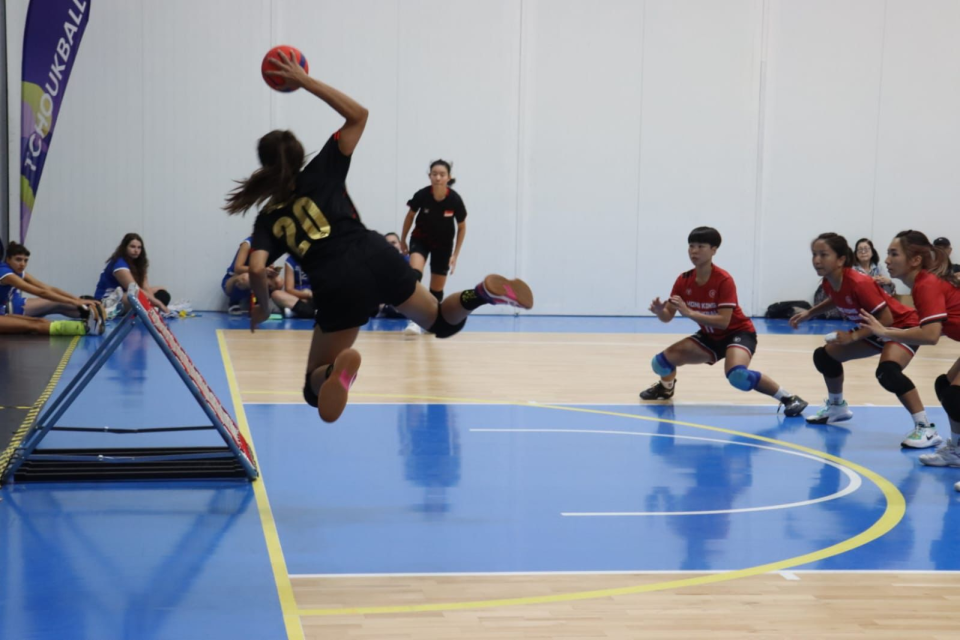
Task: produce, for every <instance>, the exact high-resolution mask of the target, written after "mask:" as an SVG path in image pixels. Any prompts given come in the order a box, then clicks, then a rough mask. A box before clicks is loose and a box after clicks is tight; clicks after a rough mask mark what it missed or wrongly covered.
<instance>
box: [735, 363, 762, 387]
mask: <svg viewBox="0 0 960 640" xmlns="http://www.w3.org/2000/svg"><path fill="white" fill-rule="evenodd" d="M727 380H729V381H730V384H731V385H733V386H734V387H735V388H737V389H740V391H753V390H754V389H756V388H757V385H758V384H760V372H759V371H752V370H750V369H747V368H746V367H745V366H743V365H742V364H738V365H737V366H735V367H734V368H733V369H730V371H729V372H727Z"/></svg>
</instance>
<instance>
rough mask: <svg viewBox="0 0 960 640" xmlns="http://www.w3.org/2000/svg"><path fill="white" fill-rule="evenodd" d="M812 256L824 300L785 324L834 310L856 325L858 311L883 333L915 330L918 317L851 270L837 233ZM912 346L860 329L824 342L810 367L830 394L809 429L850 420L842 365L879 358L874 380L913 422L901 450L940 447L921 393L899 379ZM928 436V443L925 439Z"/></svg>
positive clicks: (823, 238) (818, 242)
mask: <svg viewBox="0 0 960 640" xmlns="http://www.w3.org/2000/svg"><path fill="white" fill-rule="evenodd" d="M810 250H811V252H812V253H813V268H814V269H815V270H816V272H817V275H819V276H822V277H823V291H824V293H826V294H827V299H826V300H824V301H823V302H821V303H820V304H818V305H816V306H815V307H813V308H812V309H810V310H809V311H803V312H801V313H798V314H797V315H795V316H793V317H792V318H790V325H791V326H792V327H793V328H794V329H796V328H797V326H798V325H799V324H800V323H801V322H804V321H806V320H808V319H809V318H815V317H817V316H818V315H820V314H821V313H823V312H824V311H828V310H829V309H832V308H836V309H838V310H839V311H840V313H841V314H843V317H844V319H846V320H849V321H851V322H855V323H857V324H858V325H860V322H861V321H860V309H866V310H868V311H869V312H870V313H872V314H873V315H874V316H875V317H876V318H877V320H878V321H879V322H880V324H882V325H883V326H885V327H896V328H899V329H907V328H910V327H916V326H917V325H918V324H919V318H918V317H917V312H916V311H914V310H913V309H910V308H909V307H906V306H904V305H903V304H901V303H900V302H898V301H897V300H895V299H894V298H892V297H891V296H890V294H888V293H887V292H886V291H884V290H883V289H882V288H881V287H880V285H879V284H877V282H876V281H874V279H873V278H871V277H870V276H868V275H866V274H863V273H860V272H858V271H856V270H855V269H853V268H852V265H853V264H855V263H854V255H853V250H852V249H851V248H850V245H849V244H847V239H846V238H844V237H843V236H841V235H837V234H836V233H822V234H820V235H819V236H817V238H816V239H815V240H814V241H813V242H812V243H810ZM917 348H918V347H917V345H915V344H908V343H904V342H899V341H896V340H890V339H886V338H879V337H877V336H875V335H874V334H873V332H871V331H870V329H868V328H865V327H860V326H857V327H856V328H854V329H853V330H851V331H837V332H836V333H835V334H831V335H830V336H828V343H827V344H826V345H825V346H822V347H819V348H817V349H816V350H815V351H814V352H813V364H814V366H816V367H817V371H819V372H820V373H822V374H823V379H824V381H825V382H826V383H827V393H828V394H829V395H828V397H827V399H826V401H825V402H824V404H823V407H821V408H820V410H819V411H817V412H816V413H815V414H814V415H812V416H808V417H807V422H810V423H813V424H835V423H837V422H844V421H846V420H849V419H850V418H852V417H853V412H852V411H850V408H849V407H848V406H847V401H846V400H844V399H843V364H842V363H844V362H846V361H848V360H859V359H860V358H869V357H871V356H875V355H877V354H880V364H879V365H878V366H877V380H878V381H879V382H880V384H881V386H883V388H884V389H886V390H887V391H889V392H891V393H893V394H895V395H896V396H897V399H898V400H899V401H900V402H901V403H902V404H903V406H904V407H905V408H906V409H907V411H908V412H909V413H910V415H911V417H912V418H913V424H914V427H913V430H912V431H911V432H910V433H909V434H907V437H906V438H904V440H903V442H901V445H902V446H904V447H912V448H915V449H923V448H926V447H932V446H935V445H936V444H938V443H939V442H940V437H939V436H938V435H937V430H936V429H935V428H934V426H933V425H932V424H930V421H929V420H928V419H927V413H926V411H924V409H923V401H922V400H921V399H920V392H919V391H917V388H916V387H915V386H914V384H913V381H911V380H910V378H908V377H907V376H905V375H904V374H903V370H904V369H906V368H907V365H908V364H910V361H911V360H913V356H914V355H916V353H917ZM928 436H930V437H928Z"/></svg>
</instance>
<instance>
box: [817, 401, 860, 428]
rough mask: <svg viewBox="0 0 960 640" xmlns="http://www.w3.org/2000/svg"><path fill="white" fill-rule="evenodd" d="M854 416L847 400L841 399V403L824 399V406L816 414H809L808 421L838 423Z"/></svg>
mask: <svg viewBox="0 0 960 640" xmlns="http://www.w3.org/2000/svg"><path fill="white" fill-rule="evenodd" d="M852 417H853V411H850V407H849V406H848V405H847V401H846V400H841V401H840V403H839V404H834V403H832V402H830V401H829V400H824V401H823V406H822V407H820V409H819V410H817V412H816V413H815V414H813V415H812V416H807V422H809V423H810V424H836V423H837V422H844V421H846V420H849V419H850V418H852Z"/></svg>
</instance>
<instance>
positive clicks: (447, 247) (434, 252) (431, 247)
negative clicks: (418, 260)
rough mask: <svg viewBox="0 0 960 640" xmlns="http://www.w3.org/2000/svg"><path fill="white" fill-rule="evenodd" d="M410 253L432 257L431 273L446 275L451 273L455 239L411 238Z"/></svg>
mask: <svg viewBox="0 0 960 640" xmlns="http://www.w3.org/2000/svg"><path fill="white" fill-rule="evenodd" d="M410 253H411V254H414V253H419V254H420V255H422V256H423V257H424V259H426V258H427V257H428V256H429V257H430V273H432V274H436V275H438V276H445V275H447V274H448V273H450V256H452V255H453V239H452V238H451V239H450V242H430V241H429V240H427V239H426V238H424V237H422V236H413V237H411V238H410Z"/></svg>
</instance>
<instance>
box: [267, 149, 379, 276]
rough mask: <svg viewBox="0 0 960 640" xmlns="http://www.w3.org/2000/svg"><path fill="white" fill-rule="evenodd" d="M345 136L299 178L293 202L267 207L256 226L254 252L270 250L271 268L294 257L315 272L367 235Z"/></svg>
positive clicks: (311, 163) (320, 155) (301, 173)
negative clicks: (352, 192) (350, 178)
mask: <svg viewBox="0 0 960 640" xmlns="http://www.w3.org/2000/svg"><path fill="white" fill-rule="evenodd" d="M339 139H340V132H339V131H338V132H337V133H335V134H333V135H332V136H330V139H329V140H327V143H326V144H325V145H324V146H323V149H321V150H320V153H318V154H317V156H316V157H315V158H314V159H313V160H311V161H310V162H309V164H307V166H306V167H304V168H303V170H302V171H301V172H300V175H298V176H297V185H296V189H295V190H294V195H293V197H292V198H291V200H290V201H288V202H285V203H283V204H281V205H279V206H277V205H274V206H272V207H271V206H268V207H266V208H265V209H264V210H263V211H261V212H260V214H259V215H258V216H257V220H256V222H255V223H254V225H253V244H252V250H253V251H267V252H268V253H269V254H270V256H269V258H268V259H267V264H271V263H273V262H274V261H275V260H276V259H277V258H279V257H280V256H281V255H283V254H284V253H289V254H290V255H291V256H293V258H294V259H296V260H297V261H298V262H299V263H300V264H301V265H302V266H303V269H304V271H306V272H307V273H310V271H311V269H312V267H314V266H319V265H320V264H321V263H322V262H323V260H324V258H325V257H326V256H330V255H334V254H336V253H337V249H338V248H339V247H341V246H346V242H347V241H348V240H350V239H351V238H356V237H358V236H359V235H362V234H363V233H366V227H365V226H364V225H363V223H362V222H361V221H360V216H359V214H358V213H357V209H356V207H355V206H354V205H353V201H352V200H351V199H350V196H349V194H347V187H346V178H347V171H349V169H350V156H345V155H343V153H342V152H341V151H340V147H339V144H338V142H337V141H338V140H339Z"/></svg>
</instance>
